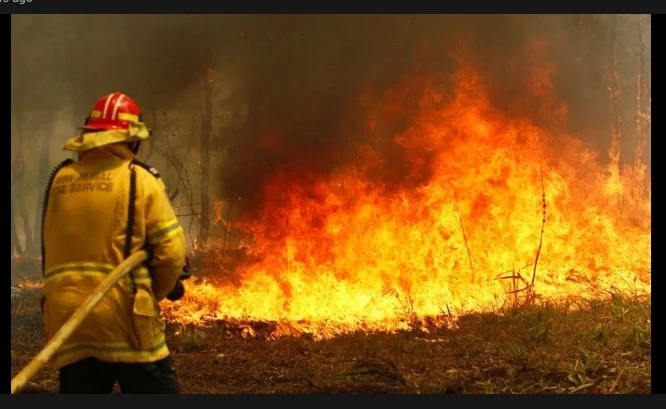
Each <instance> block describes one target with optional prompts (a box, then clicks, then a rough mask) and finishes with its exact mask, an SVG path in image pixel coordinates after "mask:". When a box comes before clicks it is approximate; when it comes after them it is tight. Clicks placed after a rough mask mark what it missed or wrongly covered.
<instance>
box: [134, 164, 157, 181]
mask: <svg viewBox="0 0 666 409" xmlns="http://www.w3.org/2000/svg"><path fill="white" fill-rule="evenodd" d="M132 163H133V164H135V165H137V166H141V167H142V168H144V169H145V170H147V171H148V172H149V173H150V174H151V175H153V176H154V177H155V179H160V178H161V177H162V176H161V175H160V172H158V171H157V169H155V168H154V167H152V166H150V165H149V164H147V163H144V162H141V161H140V160H136V159H135V160H133V161H132Z"/></svg>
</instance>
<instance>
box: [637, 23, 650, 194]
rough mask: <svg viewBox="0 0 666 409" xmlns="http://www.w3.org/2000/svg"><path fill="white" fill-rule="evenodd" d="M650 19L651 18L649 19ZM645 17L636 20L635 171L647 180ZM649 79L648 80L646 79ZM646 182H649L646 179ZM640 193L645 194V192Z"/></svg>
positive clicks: (647, 130)
mask: <svg viewBox="0 0 666 409" xmlns="http://www.w3.org/2000/svg"><path fill="white" fill-rule="evenodd" d="M647 18H648V19H649V18H650V17H649V16H648V17H647ZM645 23H646V22H645V18H644V17H643V16H637V19H636V34H637V39H638V74H637V75H636V82H637V84H636V139H637V140H636V150H635V151H634V171H635V173H636V174H637V175H638V176H643V177H644V178H645V173H646V171H647V166H646V164H645V159H646V158H645V153H646V152H645V151H646V146H647V135H648V133H649V130H650V126H651V121H650V120H651V118H650V114H649V109H650V108H649V100H650V99H649V98H650V95H649V87H648V86H646V85H647V84H646V82H647V81H649V75H650V74H649V73H647V75H646V70H645V65H646V64H645V52H646V44H645V38H644V35H643V31H644V30H643V27H644V24H645ZM646 77H648V78H646ZM645 180H646V182H647V181H648V180H649V179H647V178H645ZM647 188H648V186H642V188H641V190H642V191H644V190H646V189H647ZM642 191H641V192H639V193H643V192H642Z"/></svg>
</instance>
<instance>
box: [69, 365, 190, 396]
mask: <svg viewBox="0 0 666 409" xmlns="http://www.w3.org/2000/svg"><path fill="white" fill-rule="evenodd" d="M116 382H118V385H119V386H120V391H121V393H180V385H179V382H178V377H177V376H176V372H175V371H174V370H173V367H172V364H171V358H170V357H166V358H164V359H162V360H159V361H157V362H153V363H147V364H126V363H110V362H103V361H100V360H98V359H95V358H87V359H83V360H81V361H78V362H75V363H73V364H71V365H67V366H64V367H62V368H60V393H63V394H65V393H68V394H70V393H77V394H93V393H111V392H112V391H113V386H114V385H115V383H116Z"/></svg>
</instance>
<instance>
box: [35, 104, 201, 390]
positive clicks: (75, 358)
mask: <svg viewBox="0 0 666 409" xmlns="http://www.w3.org/2000/svg"><path fill="white" fill-rule="evenodd" d="M149 136H150V130H149V129H148V128H147V127H146V125H145V124H144V123H143V122H142V120H141V112H140V109H139V106H138V105H137V104H136V102H135V101H133V100H132V99H131V98H130V97H128V96H127V95H125V94H122V93H120V92H114V93H111V94H108V95H105V96H104V97H102V98H101V99H99V100H98V101H97V103H96V104H95V105H94V107H93V109H92V111H91V112H90V114H89V116H88V117H87V119H86V122H85V124H84V125H83V126H82V127H81V132H80V134H79V136H77V137H74V138H71V139H69V140H68V141H67V142H66V143H65V146H64V149H65V150H67V151H72V152H76V153H77V160H67V161H65V162H63V163H61V164H60V165H59V166H58V167H57V168H56V169H55V170H54V172H53V173H52V175H51V178H50V179H49V183H48V186H47V190H46V196H45V198H44V214H43V219H42V221H43V226H42V263H43V274H44V298H43V300H42V311H43V319H44V330H45V335H46V337H47V340H48V339H50V338H51V337H52V336H53V335H54V334H55V333H56V332H57V331H58V329H59V328H60V327H61V326H62V325H63V324H64V323H65V322H66V321H67V319H68V318H69V317H70V316H71V315H72V313H73V312H74V311H75V310H76V309H77V308H78V307H79V306H80V305H81V304H82V303H83V302H84V300H85V299H86V298H87V297H88V296H89V295H90V294H91V293H92V292H93V291H94V290H95V289H96V287H97V286H98V284H99V283H100V282H101V281H102V280H103V279H104V278H105V276H106V274H108V273H109V272H111V271H112V270H113V269H114V268H115V267H116V266H118V265H119V264H120V263H121V262H122V261H123V260H124V259H125V258H127V257H128V256H129V255H131V254H133V253H134V252H137V251H139V250H141V249H145V250H147V252H148V253H149V255H150V258H149V260H148V261H147V262H146V263H144V264H142V265H140V266H139V267H137V268H136V269H134V270H133V271H131V272H130V273H129V274H128V275H127V276H126V277H124V279H121V281H120V282H119V283H118V284H117V285H116V286H115V287H114V288H112V289H111V291H109V293H108V294H107V295H106V296H105V297H104V298H103V299H102V301H101V302H100V303H99V304H98V305H97V306H96V307H95V309H94V310H93V311H92V312H91V313H90V315H89V316H88V317H86V319H85V320H84V321H83V322H82V323H81V325H80V326H79V327H78V328H77V329H76V330H75V331H74V333H73V334H72V336H71V337H70V338H69V339H68V340H67V341H66V343H65V344H64V345H63V346H62V348H61V349H60V350H59V351H58V352H57V353H56V354H55V356H54V357H53V362H54V364H55V366H56V368H58V369H59V381H60V393H111V392H112V391H113V388H114V385H115V384H116V382H117V383H118V386H119V387H120V390H121V392H122V393H179V392H180V387H179V379H178V377H177V374H176V373H175V372H174V369H173V367H172V361H171V357H170V353H169V349H168V347H167V345H166V341H165V334H164V328H165V325H164V322H163V320H162V318H161V316H160V307H159V304H158V303H159V302H160V301H161V300H162V299H164V298H168V299H171V300H176V299H178V298H180V297H181V296H182V295H183V292H184V289H183V286H182V284H181V282H180V279H183V278H186V277H187V268H188V266H187V265H186V253H185V237H184V234H183V229H182V228H181V226H180V224H179V222H178V219H177V217H176V214H175V212H174V210H173V208H172V206H171V203H170V202H169V199H168V196H167V192H166V188H165V185H164V183H163V182H162V180H161V179H160V176H159V173H158V172H157V171H156V170H155V169H154V168H151V167H150V166H147V165H146V164H144V163H142V162H141V161H139V160H138V158H137V153H138V150H139V145H140V143H141V142H142V141H145V140H147V139H148V137H149Z"/></svg>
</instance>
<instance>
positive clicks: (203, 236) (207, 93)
mask: <svg viewBox="0 0 666 409" xmlns="http://www.w3.org/2000/svg"><path fill="white" fill-rule="evenodd" d="M212 133H213V70H212V69H210V68H209V69H208V73H207V77H206V81H205V84H204V101H203V113H202V117H201V150H200V152H201V184H200V187H199V189H200V194H201V217H200V223H199V238H198V245H199V246H202V247H203V248H205V247H206V245H207V244H208V230H209V228H210V194H209V192H210V191H209V186H210V146H211V138H212Z"/></svg>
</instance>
